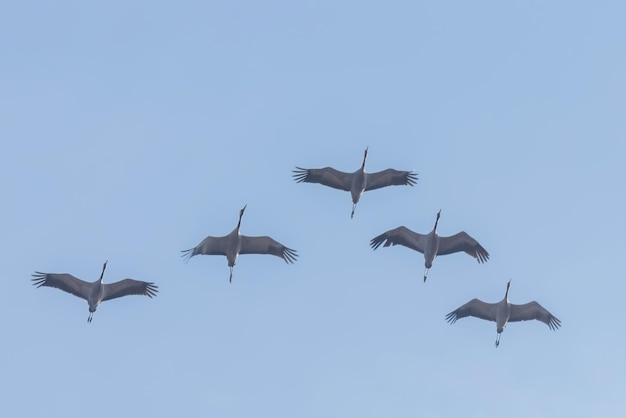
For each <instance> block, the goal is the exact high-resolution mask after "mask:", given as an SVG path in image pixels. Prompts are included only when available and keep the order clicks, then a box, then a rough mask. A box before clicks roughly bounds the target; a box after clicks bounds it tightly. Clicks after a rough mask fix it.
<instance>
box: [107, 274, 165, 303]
mask: <svg viewBox="0 0 626 418" xmlns="http://www.w3.org/2000/svg"><path fill="white" fill-rule="evenodd" d="M157 289H158V286H157V285H155V284H154V283H148V282H142V281H139V280H133V279H124V280H120V281H119V282H115V283H106V284H105V285H104V290H103V294H102V300H103V301H105V300H111V299H115V298H121V297H122V296H128V295H145V296H148V297H150V298H152V297H153V296H156V294H157V292H158V290H157Z"/></svg>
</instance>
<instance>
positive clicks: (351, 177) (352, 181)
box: [293, 148, 417, 218]
mask: <svg viewBox="0 0 626 418" xmlns="http://www.w3.org/2000/svg"><path fill="white" fill-rule="evenodd" d="M366 158H367V148H365V153H364V156H363V164H361V168H359V169H358V170H357V171H355V172H354V173H344V172H343V171H339V170H335V169H334V168H332V167H324V168H309V169H307V168H301V167H296V170H293V173H294V174H293V177H294V180H295V181H296V182H298V183H303V182H304V183H319V184H323V185H324V186H328V187H332V188H333V189H338V190H343V191H346V192H350V194H351V195H352V213H351V214H350V217H351V218H352V217H354V211H355V209H356V204H357V203H358V202H359V199H360V198H361V196H362V195H363V192H366V191H369V190H376V189H380V188H381V187H386V186H413V185H414V184H415V183H416V182H417V174H416V173H413V172H410V171H398V170H394V169H392V168H388V169H386V170H383V171H379V172H376V173H366V172H365V159H366Z"/></svg>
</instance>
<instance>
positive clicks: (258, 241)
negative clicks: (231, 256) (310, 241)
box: [239, 235, 298, 263]
mask: <svg viewBox="0 0 626 418" xmlns="http://www.w3.org/2000/svg"><path fill="white" fill-rule="evenodd" d="M239 254H270V255H275V256H277V257H280V258H282V259H283V260H285V262H286V263H293V262H294V261H296V257H298V254H297V252H296V250H292V249H291V248H288V247H285V246H284V245H283V244H281V243H280V242H278V241H276V240H274V239H272V238H270V237H267V236H263V237H249V236H246V235H242V236H241V250H240V251H239Z"/></svg>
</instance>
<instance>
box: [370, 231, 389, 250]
mask: <svg viewBox="0 0 626 418" xmlns="http://www.w3.org/2000/svg"><path fill="white" fill-rule="evenodd" d="M386 239H387V238H386V237H385V234H382V235H379V236H377V237H374V238H372V239H371V240H370V247H372V250H376V249H378V247H380V246H381V245H382V244H383V242H385V240H386Z"/></svg>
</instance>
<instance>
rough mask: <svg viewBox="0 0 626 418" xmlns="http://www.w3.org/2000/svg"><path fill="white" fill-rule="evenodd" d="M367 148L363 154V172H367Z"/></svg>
mask: <svg viewBox="0 0 626 418" xmlns="http://www.w3.org/2000/svg"><path fill="white" fill-rule="evenodd" d="M367 148H369V147H367ZM367 148H365V152H364V153H363V164H361V171H364V170H365V160H366V159H367Z"/></svg>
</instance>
